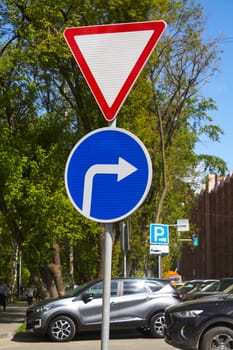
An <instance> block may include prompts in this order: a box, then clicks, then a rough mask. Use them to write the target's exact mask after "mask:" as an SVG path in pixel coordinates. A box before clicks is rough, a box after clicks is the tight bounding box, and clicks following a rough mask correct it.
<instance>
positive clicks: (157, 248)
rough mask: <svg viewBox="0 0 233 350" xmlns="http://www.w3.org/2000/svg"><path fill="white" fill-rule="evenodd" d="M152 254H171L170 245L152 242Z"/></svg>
mask: <svg viewBox="0 0 233 350" xmlns="http://www.w3.org/2000/svg"><path fill="white" fill-rule="evenodd" d="M150 254H155V255H167V254H169V246H168V245H162V244H151V245H150Z"/></svg>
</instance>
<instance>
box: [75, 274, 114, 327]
mask: <svg viewBox="0 0 233 350" xmlns="http://www.w3.org/2000/svg"><path fill="white" fill-rule="evenodd" d="M85 293H89V294H90V295H92V300H91V301H89V302H87V303H85V302H84V301H81V302H80V322H81V326H82V327H85V328H100V326H101V324H102V304H103V282H102V281H101V282H97V283H96V284H94V285H93V286H91V287H90V288H89V289H88V290H86V291H85ZM117 293H118V281H116V280H112V281H111V297H110V318H111V317H114V314H115V313H116V312H117V308H118V305H117V302H116V301H115V299H116V298H117Z"/></svg>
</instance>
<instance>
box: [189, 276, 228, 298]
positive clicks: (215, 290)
mask: <svg viewBox="0 0 233 350" xmlns="http://www.w3.org/2000/svg"><path fill="white" fill-rule="evenodd" d="M232 288H233V278H232V277H227V278H221V279H220V280H219V281H217V282H213V283H211V284H209V285H207V286H205V287H204V288H201V289H200V290H198V289H196V290H195V289H193V290H192V291H191V292H189V293H186V294H185V295H183V296H182V300H183V301H186V300H193V299H199V298H203V297H207V296H214V295H217V294H221V293H233V290H232Z"/></svg>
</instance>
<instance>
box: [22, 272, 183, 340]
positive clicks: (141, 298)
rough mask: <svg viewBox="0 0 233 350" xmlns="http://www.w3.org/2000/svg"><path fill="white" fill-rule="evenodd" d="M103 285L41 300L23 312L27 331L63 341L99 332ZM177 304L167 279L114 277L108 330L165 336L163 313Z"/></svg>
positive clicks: (94, 283) (90, 285)
mask: <svg viewBox="0 0 233 350" xmlns="http://www.w3.org/2000/svg"><path fill="white" fill-rule="evenodd" d="M102 296H103V282H102V281H92V282H88V283H85V284H83V285H81V286H79V287H77V288H76V289H74V290H73V291H71V292H69V293H67V294H66V295H65V296H64V297H59V298H56V299H52V300H44V301H40V302H39V303H36V304H34V305H32V306H31V307H29V308H28V309H27V312H26V328H27V329H33V330H34V331H36V332H38V333H41V334H44V335H45V334H48V335H49V336H50V338H51V339H52V340H53V341H57V342H64V341H69V340H71V339H73V338H74V336H75V335H76V333H79V332H81V331H87V330H88V331H90V330H100V329H101V324H102ZM179 302H180V296H179V292H178V291H177V290H176V289H175V287H173V286H172V285H171V284H170V281H169V280H164V279H152V278H151V279H150V278H145V279H144V278H117V279H112V281H111V300H110V328H111V329H114V328H118V329H125V328H126V327H129V328H140V329H142V330H149V332H150V334H151V336H152V337H158V338H162V337H163V336H164V310H165V308H166V307H167V306H169V305H174V304H177V303H179Z"/></svg>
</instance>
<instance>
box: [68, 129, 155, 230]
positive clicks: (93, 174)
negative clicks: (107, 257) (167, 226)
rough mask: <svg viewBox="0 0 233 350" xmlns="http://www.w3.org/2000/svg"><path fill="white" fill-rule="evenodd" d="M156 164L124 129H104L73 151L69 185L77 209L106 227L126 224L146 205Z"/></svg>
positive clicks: (138, 141)
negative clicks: (118, 222) (127, 217)
mask: <svg viewBox="0 0 233 350" xmlns="http://www.w3.org/2000/svg"><path fill="white" fill-rule="evenodd" d="M151 180H152V164H151V159H150V156H149V153H148V151H147V149H146V148H145V146H144V144H143V143H142V142H141V141H140V140H139V139H138V138H137V137H136V136H135V135H133V134H132V133H130V132H129V131H126V130H124V129H120V128H115V127H114V128H113V127H108V128H101V129H97V130H95V131H93V132H91V133H89V134H87V135H85V136H84V137H83V138H82V139H81V140H80V141H79V142H78V143H77V144H76V145H75V147H74V148H73V150H72V151H71V153H70V155H69V158H68V160H67V164H66V169H65V185H66V190H67V193H68V196H69V198H70V200H71V202H72V204H73V205H74V207H75V208H76V209H77V210H78V211H79V212H80V213H81V214H82V215H84V216H85V217H87V218H89V219H91V220H93V221H97V222H102V223H107V222H115V221H119V220H122V219H123V218H125V217H126V216H128V215H130V214H131V213H132V212H133V211H135V210H136V209H137V208H138V207H139V206H140V205H141V203H142V202H143V201H144V199H145V197H146V195H147V193H148V191H149V189H150V185H151Z"/></svg>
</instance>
